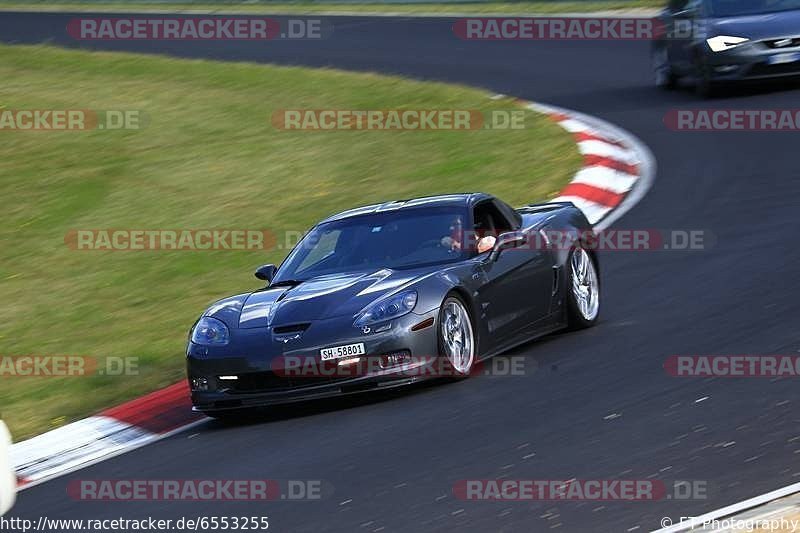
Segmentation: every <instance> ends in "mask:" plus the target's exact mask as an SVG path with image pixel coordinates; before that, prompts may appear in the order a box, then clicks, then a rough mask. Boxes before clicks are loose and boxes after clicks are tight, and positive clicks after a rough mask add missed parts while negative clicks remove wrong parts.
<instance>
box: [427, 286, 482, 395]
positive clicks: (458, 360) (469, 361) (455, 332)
mask: <svg viewBox="0 0 800 533" xmlns="http://www.w3.org/2000/svg"><path fill="white" fill-rule="evenodd" d="M436 337H437V339H438V344H439V357H441V358H443V360H444V367H445V368H444V374H445V375H447V376H448V377H452V378H455V379H463V378H466V377H469V375H470V373H471V372H472V369H473V367H474V366H475V362H476V361H477V360H478V353H477V351H478V350H477V348H478V337H477V335H476V328H475V321H474V320H473V318H472V315H471V313H470V312H469V306H467V304H466V303H465V302H464V300H463V299H462V298H461V297H459V296H457V295H455V294H450V295H448V296H447V297H446V298H445V299H444V302H442V307H441V308H440V309H439V321H438V326H437V327H436ZM458 339H460V342H459V341H458ZM465 341H466V342H465ZM459 345H460V346H461V351H460V353H459V349H458V347H459Z"/></svg>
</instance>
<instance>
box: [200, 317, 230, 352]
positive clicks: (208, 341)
mask: <svg viewBox="0 0 800 533" xmlns="http://www.w3.org/2000/svg"><path fill="white" fill-rule="evenodd" d="M230 338H231V335H230V332H229V331H228V326H226V325H225V324H224V323H223V322H221V321H219V320H217V319H216V318H211V317H208V316H204V317H203V318H201V319H200V320H198V321H197V324H195V326H194V329H192V336H191V339H192V342H193V343H195V344H200V345H203V346H224V345H226V344H228V341H229V340H230Z"/></svg>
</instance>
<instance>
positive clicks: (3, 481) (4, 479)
mask: <svg viewBox="0 0 800 533" xmlns="http://www.w3.org/2000/svg"><path fill="white" fill-rule="evenodd" d="M10 451H11V435H10V434H9V433H8V430H7V429H6V426H5V424H3V422H2V421H0V516H3V515H4V514H5V513H6V512H8V510H9V509H11V507H12V506H13V505H14V500H15V499H16V497H17V476H16V475H15V474H14V468H13V466H12V465H11V457H10V456H9V453H10Z"/></svg>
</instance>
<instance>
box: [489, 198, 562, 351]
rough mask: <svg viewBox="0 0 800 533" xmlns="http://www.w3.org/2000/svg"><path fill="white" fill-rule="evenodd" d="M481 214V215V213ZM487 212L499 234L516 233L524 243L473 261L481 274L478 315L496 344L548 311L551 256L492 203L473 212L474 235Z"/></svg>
mask: <svg viewBox="0 0 800 533" xmlns="http://www.w3.org/2000/svg"><path fill="white" fill-rule="evenodd" d="M482 211H483V214H482ZM485 213H488V214H489V216H490V217H491V219H492V221H493V226H494V228H493V229H494V231H495V232H496V233H498V234H502V233H507V232H509V231H518V232H520V233H521V235H522V236H523V238H524V239H523V241H521V242H519V243H518V244H517V245H516V246H514V247H512V248H509V249H505V250H502V251H501V252H500V254H499V255H497V257H496V258H492V253H491V252H486V253H484V254H480V255H479V256H478V257H477V258H476V259H477V261H478V264H479V265H480V271H481V273H482V275H483V284H482V287H481V288H480V290H479V301H480V304H481V308H482V309H481V312H482V313H483V315H484V320H485V323H486V326H487V329H488V331H489V333H490V334H492V335H497V336H498V339H496V340H497V342H498V343H503V342H505V341H511V340H512V339H513V338H514V337H517V336H520V335H522V334H523V333H524V332H525V331H526V330H529V329H530V328H531V326H532V324H534V323H535V322H537V321H539V320H541V319H542V318H544V317H546V316H547V315H548V314H549V312H550V303H551V300H552V287H553V276H554V273H553V264H554V262H553V261H554V260H553V257H552V253H551V252H550V251H549V250H542V249H537V248H540V246H537V244H536V243H537V242H538V241H537V240H535V239H529V236H528V235H527V234H526V233H525V232H524V229H523V228H519V227H515V224H514V222H513V221H511V220H509V219H508V218H507V217H506V216H505V215H503V213H502V211H501V209H499V208H498V207H497V206H496V205H495V204H494V203H493V202H488V203H482V204H478V205H477V206H476V207H475V210H474V212H473V217H477V218H475V219H474V220H476V221H478V223H477V224H476V232H478V234H479V236H480V235H481V232H482V228H480V227H477V226H480V218H481V217H482V216H485Z"/></svg>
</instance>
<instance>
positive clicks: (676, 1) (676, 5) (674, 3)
mask: <svg viewBox="0 0 800 533" xmlns="http://www.w3.org/2000/svg"><path fill="white" fill-rule="evenodd" d="M688 6H689V0H669V10H670V11H672V12H673V13H676V12H678V11H683V10H684V9H686V8H687V7H688Z"/></svg>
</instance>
